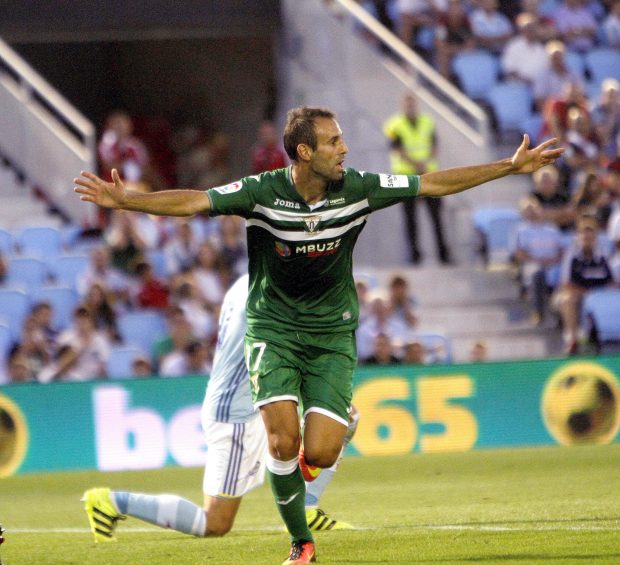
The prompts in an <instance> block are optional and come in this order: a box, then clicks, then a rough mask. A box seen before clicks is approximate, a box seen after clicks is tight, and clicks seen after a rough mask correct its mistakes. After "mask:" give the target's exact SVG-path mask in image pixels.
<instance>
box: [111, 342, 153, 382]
mask: <svg viewBox="0 0 620 565" xmlns="http://www.w3.org/2000/svg"><path fill="white" fill-rule="evenodd" d="M139 356H144V351H142V350H141V349H140V348H138V347H126V346H121V345H117V346H115V347H112V348H111V349H110V355H109V357H108V362H107V369H106V371H107V375H108V378H110V379H129V378H132V375H133V368H132V364H133V362H134V360H135V359H136V357H139Z"/></svg>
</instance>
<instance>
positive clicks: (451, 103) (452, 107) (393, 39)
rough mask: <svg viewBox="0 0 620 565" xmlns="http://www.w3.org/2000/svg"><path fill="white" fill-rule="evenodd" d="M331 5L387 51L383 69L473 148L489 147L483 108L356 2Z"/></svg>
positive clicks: (346, 0) (335, 1) (347, 0)
mask: <svg viewBox="0 0 620 565" xmlns="http://www.w3.org/2000/svg"><path fill="white" fill-rule="evenodd" d="M332 4H333V5H337V6H338V7H340V8H341V9H342V11H340V15H341V16H342V14H348V16H349V19H350V22H351V24H352V25H357V26H361V27H362V28H363V29H364V30H365V31H366V32H367V33H369V34H371V35H372V36H373V37H375V38H376V39H377V40H378V41H379V42H381V43H382V44H383V45H384V46H386V47H387V48H388V49H389V50H390V51H391V55H392V57H391V58H387V57H386V58H384V61H383V64H384V66H386V67H387V68H388V69H389V70H390V71H391V72H392V73H393V74H394V75H395V76H396V77H397V78H398V79H399V80H400V81H401V82H402V83H403V84H404V85H406V86H408V87H410V88H412V89H415V91H416V93H417V95H418V96H419V97H420V98H421V99H422V100H423V101H424V103H425V104H427V105H428V106H429V107H430V108H432V109H433V110H434V111H435V112H437V113H439V114H442V115H444V116H449V119H450V122H451V124H452V125H453V126H454V127H455V128H457V129H458V130H459V131H460V132H461V133H462V134H463V135H465V136H466V137H467V138H468V139H469V140H471V142H472V143H474V144H475V145H476V146H478V147H486V146H487V145H488V144H489V141H490V133H491V129H490V120H489V117H488V115H487V113H486V112H485V110H484V109H483V108H481V107H480V106H479V105H478V104H476V103H475V102H473V101H472V100H471V99H470V98H468V97H467V96H465V95H464V94H463V93H462V92H461V91H460V90H459V89H458V88H456V87H455V86H454V85H453V84H452V83H451V82H450V81H448V80H446V79H445V78H444V77H443V76H441V75H440V74H439V73H438V72H437V71H436V70H435V69H434V68H433V67H432V66H430V65H429V64H428V63H427V62H426V61H425V60H424V59H422V58H421V57H420V56H419V55H417V54H416V53H415V52H414V51H413V50H412V49H410V48H409V47H408V46H407V45H406V44H405V43H404V42H403V41H402V40H401V39H400V38H398V37H397V36H396V35H394V34H393V33H392V32H391V31H390V30H388V29H386V28H385V27H384V26H383V25H382V24H380V23H379V22H378V21H377V20H376V19H375V18H374V17H373V16H371V15H370V14H369V13H368V12H367V11H366V10H364V9H363V8H362V7H361V6H360V5H359V3H357V2H355V1H354V0H332ZM395 59H397V60H398V62H396V61H395Z"/></svg>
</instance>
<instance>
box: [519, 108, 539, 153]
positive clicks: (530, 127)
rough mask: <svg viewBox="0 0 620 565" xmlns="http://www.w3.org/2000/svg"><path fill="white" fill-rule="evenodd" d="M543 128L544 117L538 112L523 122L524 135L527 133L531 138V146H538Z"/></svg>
mask: <svg viewBox="0 0 620 565" xmlns="http://www.w3.org/2000/svg"><path fill="white" fill-rule="evenodd" d="M542 127H543V117H542V115H541V114H539V113H538V112H536V113H534V114H532V115H531V116H530V117H529V118H527V119H526V120H525V122H523V128H522V129H523V133H527V135H529V136H530V143H531V145H538V143H539V140H540V133H541V132H542Z"/></svg>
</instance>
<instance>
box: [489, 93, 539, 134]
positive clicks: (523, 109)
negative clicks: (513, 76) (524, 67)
mask: <svg viewBox="0 0 620 565" xmlns="http://www.w3.org/2000/svg"><path fill="white" fill-rule="evenodd" d="M487 100H488V102H489V104H490V105H491V108H492V110H493V115H494V116H495V120H496V123H497V130H498V133H499V135H500V137H502V138H503V137H504V136H505V135H506V134H509V133H515V132H516V133H518V134H521V133H523V127H524V124H525V123H526V122H527V120H528V119H529V118H530V117H531V116H532V113H533V111H532V103H533V95H532V91H531V89H530V87H529V86H527V85H526V84H524V83H522V82H517V81H503V82H498V83H497V84H496V85H495V86H493V87H492V88H491V90H490V91H489V94H488V98H487Z"/></svg>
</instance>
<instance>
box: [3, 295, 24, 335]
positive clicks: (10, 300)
mask: <svg viewBox="0 0 620 565" xmlns="http://www.w3.org/2000/svg"><path fill="white" fill-rule="evenodd" d="M29 312H30V297H29V295H28V294H26V293H25V292H24V291H23V290H16V289H7V288H0V323H2V324H3V325H6V326H8V327H9V329H10V330H11V335H12V336H13V339H18V338H19V336H20V335H21V332H22V324H23V322H24V320H25V319H26V316H28V313H29Z"/></svg>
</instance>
